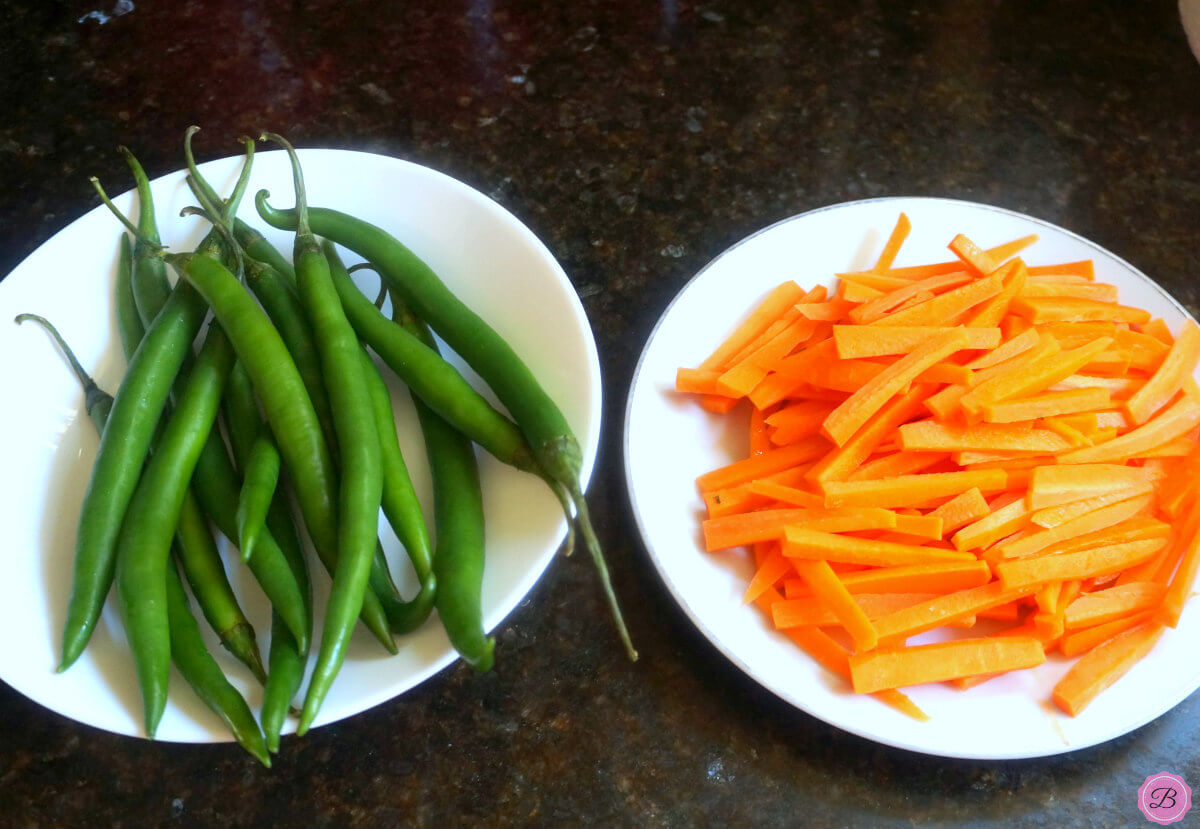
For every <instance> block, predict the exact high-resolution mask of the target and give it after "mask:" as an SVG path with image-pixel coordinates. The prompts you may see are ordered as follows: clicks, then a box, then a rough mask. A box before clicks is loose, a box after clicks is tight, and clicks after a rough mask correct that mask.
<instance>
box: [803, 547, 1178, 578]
mask: <svg viewBox="0 0 1200 829" xmlns="http://www.w3.org/2000/svg"><path fill="white" fill-rule="evenodd" d="M1166 543H1167V540H1166V539H1165V538H1151V539H1146V540H1145V541H1130V542H1127V543H1125V544H1110V545H1106V546H1103V547H1092V548H1091V549H1088V550H1080V551H1078V552H1074V553H1059V554H1058V555H1052V556H1038V557H1035V558H1023V559H1016V560H1015V561H1001V562H999V563H998V564H996V566H995V571H996V575H997V576H998V577H999V578H1000V583H1002V584H1004V585H1005V586H1007V587H1009V588H1012V589H1014V590H1017V589H1021V588H1030V589H1032V588H1035V587H1037V586H1038V585H1042V584H1046V583H1047V582H1052V581H1066V580H1067V579H1087V578H1093V577H1095V576H1104V575H1107V574H1109V573H1119V572H1121V571H1122V570H1124V569H1126V568H1128V567H1132V566H1133V565H1135V564H1138V563H1140V562H1143V561H1145V560H1146V559H1148V558H1151V557H1152V556H1153V555H1154V554H1155V553H1157V552H1158V551H1159V550H1160V549H1162V547H1163V546H1164V545H1165V544H1166ZM785 553H786V548H785Z"/></svg>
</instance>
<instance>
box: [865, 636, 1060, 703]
mask: <svg viewBox="0 0 1200 829" xmlns="http://www.w3.org/2000/svg"><path fill="white" fill-rule="evenodd" d="M1045 661H1046V653H1045V651H1044V650H1043V649H1042V643H1041V642H1039V641H1038V640H1036V639H1033V638H1029V639H1016V638H1011V639H1010V638H1004V639H991V638H983V639H960V640H958V641H951V642H935V643H933V644H931V645H918V646H917V647H912V648H899V649H897V650H892V651H882V650H877V651H873V652H871V653H863V654H852V655H851V656H850V681H851V682H852V683H853V685H854V690H855V691H856V692H857V693H860V694H866V693H871V692H873V691H882V690H884V689H887V688H904V687H907V686H910V685H923V684H925V683H928V682H944V681H946V680H949V679H956V678H958V677H964V676H974V675H976V674H995V673H1001V672H1005V671H1018V670H1022V669H1024V668H1034V667H1036V666H1038V665H1041V664H1042V663H1043V662H1045Z"/></svg>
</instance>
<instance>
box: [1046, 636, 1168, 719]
mask: <svg viewBox="0 0 1200 829" xmlns="http://www.w3.org/2000/svg"><path fill="white" fill-rule="evenodd" d="M1162 632H1163V627H1162V625H1159V624H1155V623H1153V622H1148V623H1146V624H1143V625H1141V626H1139V627H1136V628H1133V629H1132V630H1127V631H1125V632H1124V633H1121V634H1118V635H1117V636H1114V637H1113V638H1112V639H1109V640H1108V641H1107V642H1105V643H1104V644H1102V645H1100V646H1099V647H1096V648H1094V649H1092V650H1090V651H1088V652H1087V653H1086V654H1084V655H1083V656H1082V657H1081V658H1080V659H1079V661H1078V662H1076V663H1075V664H1074V665H1072V666H1071V670H1069V671H1067V674H1066V676H1064V677H1063V678H1062V679H1061V680H1059V683H1058V684H1057V685H1055V686H1054V694H1053V699H1054V704H1055V705H1057V706H1058V707H1059V708H1061V709H1062V710H1063V711H1064V712H1066V713H1067V714H1070V715H1071V716H1072V717H1075V716H1078V715H1079V712H1080V711H1082V710H1083V709H1084V708H1086V707H1087V705H1088V703H1090V702H1091V701H1092V700H1093V699H1095V698H1096V695H1097V694H1099V693H1100V692H1101V691H1103V690H1104V689H1105V688H1107V687H1109V686H1110V685H1112V684H1113V683H1114V682H1116V681H1117V680H1118V679H1120V678H1121V677H1122V676H1124V675H1125V673H1126V672H1127V671H1128V670H1129V669H1130V668H1132V667H1133V666H1134V664H1135V663H1136V662H1137V661H1138V660H1139V659H1141V658H1142V657H1143V656H1145V655H1146V654H1147V653H1149V652H1150V649H1151V648H1153V647H1154V643H1155V642H1157V641H1158V638H1159V637H1160V636H1162Z"/></svg>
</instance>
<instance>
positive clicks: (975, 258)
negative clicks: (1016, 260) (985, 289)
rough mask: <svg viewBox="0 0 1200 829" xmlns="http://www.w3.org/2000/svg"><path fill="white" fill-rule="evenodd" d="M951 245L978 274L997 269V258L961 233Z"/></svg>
mask: <svg viewBox="0 0 1200 829" xmlns="http://www.w3.org/2000/svg"><path fill="white" fill-rule="evenodd" d="M949 247H950V250H952V251H953V252H954V255H955V256H957V257H958V258H959V259H961V260H962V261H963V262H964V263H965V264H966V265H967V267H969V268H970V269H971V270H973V271H974V272H975V273H976V274H977V275H978V276H987V275H988V274H989V273H991V272H992V271H994V270H996V260H995V259H993V258H992V257H991V255H989V254H988V252H987V251H985V250H984V249H983V248H981V247H979V245H977V244H975V243H974V242H972V241H971V240H970V239H968V238H967V237H966V236H964V235H962V234H961V233H960V234H958V235H957V236H955V237H954V238H953V239H952V240H951V241H950V245H949Z"/></svg>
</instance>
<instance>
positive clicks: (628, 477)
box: [621, 196, 1197, 761]
mask: <svg viewBox="0 0 1200 829" xmlns="http://www.w3.org/2000/svg"><path fill="white" fill-rule="evenodd" d="M913 201H920V202H934V203H941V204H950V205H962V206H966V207H971V208H976V209H982V210H985V211H989V212H993V213H999V214H1002V215H1006V216H1011V217H1014V218H1018V219H1021V220H1023V221H1027V222H1030V223H1032V224H1035V225H1040V226H1042V227H1046V228H1049V229H1051V230H1054V231H1056V232H1059V233H1062V234H1064V235H1066V236H1068V237H1070V238H1072V239H1074V240H1076V241H1078V242H1081V243H1083V244H1084V245H1086V246H1087V247H1089V248H1091V249H1093V250H1096V251H1099V252H1100V253H1102V254H1104V255H1105V256H1108V257H1112V258H1113V259H1115V260H1116V261H1117V262H1119V263H1120V264H1121V265H1123V266H1124V267H1126V268H1128V269H1129V270H1130V271H1131V272H1132V273H1133V274H1135V275H1136V276H1137V277H1138V278H1139V279H1141V280H1142V281H1143V282H1145V283H1146V284H1147V285H1148V286H1150V287H1152V288H1153V289H1154V290H1156V291H1157V292H1158V293H1159V294H1160V295H1161V296H1162V297H1163V298H1164V299H1166V300H1167V302H1169V303H1170V304H1171V305H1173V306H1174V307H1175V308H1176V309H1177V310H1178V311H1179V312H1180V313H1181V314H1182V315H1183V316H1184V317H1185V318H1186V319H1190V320H1192V321H1193V322H1195V321H1196V320H1195V318H1194V317H1193V316H1192V315H1191V313H1189V312H1188V310H1187V308H1185V307H1184V306H1183V305H1182V304H1181V303H1180V302H1179V301H1178V300H1176V299H1175V297H1173V296H1172V295H1171V294H1170V293H1169V292H1168V291H1167V290H1166V289H1164V288H1163V287H1162V286H1161V285H1159V284H1158V283H1157V282H1155V281H1154V280H1153V279H1151V278H1150V277H1149V276H1147V275H1146V274H1145V273H1143V272H1142V271H1141V270H1140V269H1139V268H1136V267H1134V266H1133V265H1132V264H1130V263H1129V262H1128V261H1126V260H1125V259H1124V258H1123V257H1121V256H1118V255H1117V254H1115V253H1113V252H1112V251H1110V250H1108V249H1107V248H1104V247H1102V246H1101V245H1099V244H1097V243H1096V242H1093V241H1092V240H1090V239H1088V238H1086V237H1085V236H1081V235H1080V234H1078V233H1075V232H1074V231H1071V230H1067V229H1066V228H1064V227H1060V226H1059V225H1057V224H1055V223H1053V222H1051V221H1048V220H1046V219H1039V218H1037V217H1035V216H1030V215H1028V214H1025V213H1021V212H1019V211H1016V210H1011V209H1009V208H1005V207H998V206H996V205H991V204H985V203H983V202H975V201H970V200H967V199H955V198H948V197H941V196H876V197H872V198H868V199H853V200H851V201H844V202H836V203H833V204H827V205H822V206H820V207H815V208H813V209H811V210H805V211H803V212H801V213H795V214H793V215H790V216H786V217H784V218H782V219H779V220H777V221H775V222H772V223H771V224H769V225H766V226H765V227H762V228H760V229H759V230H756V231H754V232H753V233H750V234H749V235H747V236H745V237H743V238H741V239H739V240H737V241H736V242H734V243H733V244H731V245H729V246H728V247H726V248H725V249H724V250H722V251H721V252H720V253H718V254H717V255H715V256H714V257H713V258H712V259H710V260H709V261H708V262H707V263H706V264H705V265H704V266H703V267H702V268H700V270H698V271H696V273H695V274H694V275H693V276H692V277H691V278H690V279H688V280H687V281H686V282H685V283H684V284H683V285H682V286H680V288H679V290H678V291H677V292H676V293H675V295H674V296H673V297H672V298H671V301H670V302H669V303H667V306H666V307H665V308H664V309H663V311H662V313H661V314H660V315H659V317H658V319H657V320H656V321H655V323H654V326H653V328H652V329H651V330H650V334H649V335H648V336H647V337H646V342H645V344H644V345H643V346H642V350H641V353H640V354H639V355H638V359H637V363H636V365H635V366H634V370H633V376H632V379H631V381H630V383H629V391H628V392H627V396H626V400H625V415H624V418H623V419H622V424H621V426H622V435H621V450H622V463H623V467H624V473H625V491H626V496H627V497H628V499H629V504H630V510H631V512H632V513H633V520H634V524H635V525H636V526H637V530H638V535H639V537H640V538H641V542H642V547H643V549H644V550H645V551H646V554H647V555H648V556H649V558H650V561H651V563H653V565H654V569H655V571H656V572H657V574H658V577H659V580H660V581H661V582H662V583H663V585H664V586H665V587H666V588H667V592H669V593H670V594H671V598H672V599H673V600H674V602H675V604H676V606H677V607H678V608H679V609H680V610H682V611H683V613H684V615H685V616H687V618H688V619H689V620H690V621H691V623H692V625H693V626H694V627H695V628H696V629H697V630H699V631H700V633H701V634H703V636H704V638H705V639H706V640H708V643H709V645H711V646H712V647H714V648H716V650H717V651H718V652H719V653H721V654H722V655H723V656H724V657H725V658H726V659H728V660H729V661H730V662H731V663H733V665H734V666H736V667H737V669H738V670H739V671H741V672H742V673H743V674H744V675H745V676H746V677H748V678H749V679H751V680H752V681H753V682H755V683H756V684H757V685H758V686H759V687H761V688H763V689H765V690H766V691H768V692H770V693H771V694H773V695H774V696H775V697H777V698H778V699H780V700H782V701H783V702H785V703H787V704H788V705H790V706H791V707H792V708H794V709H796V710H798V711H800V712H802V713H804V714H806V715H808V716H810V717H813V718H814V719H817V720H820V721H821V722H823V723H825V724H826V725H829V726H831V727H833V728H836V729H838V730H839V731H843V732H846V733H848V734H853V735H854V736H856V737H859V738H861V739H864V740H869V741H870V742H873V743H878V744H881V745H886V746H889V747H891V748H896V749H901V750H903V751H909V752H912V753H914V754H923V755H926V756H931V757H945V758H948V759H955V760H982V761H988V760H1034V759H1038V758H1043V757H1054V756H1058V755H1062V754H1068V753H1072V752H1076V751H1082V750H1084V749H1087V748H1092V747H1094V746H1097V745H1101V744H1103V743H1107V742H1110V741H1112V740H1115V739H1117V738H1118V737H1122V736H1125V735H1126V734H1132V733H1133V732H1135V731H1137V730H1138V729H1140V728H1143V727H1144V726H1146V725H1147V724H1149V723H1150V722H1152V721H1153V720H1156V719H1158V718H1159V717H1161V716H1162V715H1163V714H1165V713H1167V712H1168V711H1170V710H1171V709H1172V708H1175V707H1176V706H1177V705H1179V704H1180V703H1181V702H1183V701H1184V700H1185V699H1187V698H1188V697H1189V696H1191V695H1192V694H1193V693H1194V692H1195V691H1196V690H1197V685H1196V684H1195V683H1185V685H1184V686H1183V690H1182V691H1181V692H1179V693H1176V694H1173V695H1171V696H1170V697H1168V700H1169V701H1168V703H1167V704H1166V705H1162V706H1155V708H1154V709H1153V710H1152V711H1151V713H1149V714H1148V715H1147V716H1145V717H1144V718H1141V719H1138V720H1137V721H1136V722H1135V723H1134V724H1133V725H1131V726H1128V727H1123V728H1122V729H1120V730H1117V731H1110V732H1107V733H1105V734H1102V735H1101V736H1100V737H1098V738H1097V739H1094V740H1090V741H1085V742H1082V743H1080V744H1078V745H1063V746H1062V747H1061V748H1059V747H1055V748H1054V750H1049V751H1037V752H1034V753H1029V752H1020V753H1016V752H1000V753H996V752H992V753H983V752H970V751H962V752H958V751H942V750H934V749H930V748H925V747H921V746H918V745H913V744H910V743H906V742H904V741H902V740H896V739H891V738H887V737H882V736H880V735H877V734H874V733H871V732H869V731H866V730H865V729H861V728H857V727H855V726H854V725H847V724H843V723H838V722H833V721H831V720H830V719H829V718H828V717H825V716H822V715H821V714H818V713H816V712H814V711H812V710H810V709H809V708H808V707H806V706H804V705H803V704H802V703H801V702H799V701H798V700H797V699H795V698H794V697H793V696H789V694H788V691H787V690H786V689H785V688H782V687H775V686H774V685H773V684H770V683H768V682H767V681H766V680H765V679H763V678H762V677H760V676H758V675H757V674H756V673H755V672H754V671H753V670H751V668H750V667H749V666H748V665H747V664H746V662H745V661H744V660H743V659H742V658H741V657H740V656H738V655H737V654H735V653H734V652H733V651H732V650H731V649H729V648H728V647H726V646H725V644H724V642H722V641H721V639H720V637H718V636H717V635H716V634H715V633H714V632H713V631H712V630H710V629H709V627H708V626H707V625H706V624H705V623H704V621H703V620H702V619H701V618H699V617H698V616H697V615H696V614H695V613H693V611H692V608H691V607H690V606H689V605H688V603H687V602H686V601H684V599H683V597H682V596H681V595H680V593H679V591H678V590H677V589H676V586H675V584H674V581H673V580H672V579H670V578H669V577H668V575H667V568H666V567H665V565H664V564H663V562H662V560H661V559H660V556H659V554H658V552H657V551H656V550H655V549H654V547H653V546H652V545H651V544H650V543H649V535H648V532H647V529H646V526H645V523H644V521H643V517H642V510H641V509H640V507H639V504H638V499H637V498H636V497H635V495H634V491H635V490H634V483H633V470H632V467H631V463H630V451H629V444H630V431H631V424H632V419H633V404H634V397H635V391H636V390H637V388H638V385H639V383H640V381H641V379H642V372H643V369H644V368H645V362H646V357H647V354H648V353H649V352H650V347H651V346H652V345H653V344H654V341H655V338H656V337H657V336H658V332H659V329H660V328H661V327H662V325H663V323H664V321H665V320H666V319H667V317H668V316H669V315H670V313H671V311H672V309H673V308H674V307H675V304H676V303H677V302H678V301H679V300H680V299H681V298H682V297H683V295H684V294H685V293H687V292H688V290H689V289H690V288H691V287H692V285H693V283H695V282H696V280H698V279H699V278H700V277H701V276H703V275H704V274H705V273H707V272H708V270H709V269H711V268H712V267H714V266H715V265H716V264H717V262H719V261H720V260H721V259H724V258H725V257H726V256H727V255H729V254H730V253H732V252H733V251H735V250H737V249H738V248H740V247H742V246H743V245H745V244H748V243H749V242H751V241H753V240H754V239H756V238H757V237H759V236H761V235H763V234H765V233H769V232H770V231H772V230H775V229H777V228H779V227H781V226H783V225H785V224H789V223H791V222H794V221H799V220H801V219H805V218H808V217H810V216H814V215H817V214H819V213H825V212H828V211H831V210H838V209H842V208H849V207H859V206H864V205H869V204H880V203H886V202H913Z"/></svg>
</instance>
